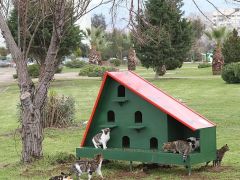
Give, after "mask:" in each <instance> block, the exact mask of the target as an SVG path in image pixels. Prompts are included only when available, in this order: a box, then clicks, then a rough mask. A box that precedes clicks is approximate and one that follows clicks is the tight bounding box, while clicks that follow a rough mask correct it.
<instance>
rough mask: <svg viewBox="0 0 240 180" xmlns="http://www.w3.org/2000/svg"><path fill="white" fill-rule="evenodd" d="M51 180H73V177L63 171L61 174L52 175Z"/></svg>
mask: <svg viewBox="0 0 240 180" xmlns="http://www.w3.org/2000/svg"><path fill="white" fill-rule="evenodd" d="M49 180H73V179H72V178H71V176H70V174H65V173H63V172H61V175H60V176H54V177H51V178H50V179H49Z"/></svg>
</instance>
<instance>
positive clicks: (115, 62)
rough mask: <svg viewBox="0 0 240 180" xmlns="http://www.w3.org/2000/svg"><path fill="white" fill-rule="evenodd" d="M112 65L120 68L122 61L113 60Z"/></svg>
mask: <svg viewBox="0 0 240 180" xmlns="http://www.w3.org/2000/svg"><path fill="white" fill-rule="evenodd" d="M110 63H111V64H113V65H114V66H120V65H121V60H120V59H112V60H110Z"/></svg>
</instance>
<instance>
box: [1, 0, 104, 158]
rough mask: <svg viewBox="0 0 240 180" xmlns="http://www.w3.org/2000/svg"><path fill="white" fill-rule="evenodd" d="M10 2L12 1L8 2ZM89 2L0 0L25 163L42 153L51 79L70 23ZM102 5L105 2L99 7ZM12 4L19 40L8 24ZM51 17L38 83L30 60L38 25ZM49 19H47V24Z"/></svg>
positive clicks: (83, 10) (85, 10)
mask: <svg viewBox="0 0 240 180" xmlns="http://www.w3.org/2000/svg"><path fill="white" fill-rule="evenodd" d="M11 2H13V4H9V3H11ZM90 2H91V0H82V1H78V2H72V1H66V0H51V1H50V0H49V1H47V0H46V1H28V0H19V1H1V3H0V29H1V32H2V35H3V38H4V39H5V42H6V44H7V47H8V49H9V51H10V53H11V55H12V57H13V60H14V61H15V63H16V69H17V76H18V85H19V89H20V91H19V93H20V95H19V97H20V99H19V100H20V109H21V113H20V114H21V120H22V123H21V139H22V161H23V162H24V163H28V162H32V161H33V160H35V159H39V158H41V157H42V156H43V151H42V142H43V109H44V106H45V102H46V99H47V94H48V89H49V87H50V83H51V80H52V79H53V76H54V73H55V71H56V69H57V66H58V63H59V59H58V52H59V50H60V44H61V43H62V41H63V39H64V38H66V36H67V33H68V31H69V29H70V28H71V25H72V24H74V23H75V22H76V21H77V20H78V19H79V18H80V17H82V16H83V15H84V14H85V13H86V12H87V9H88V6H89V4H90ZM101 4H103V2H100V3H99V4H97V5H96V6H99V5H101ZM9 7H11V8H12V7H14V8H15V9H18V14H17V15H18V21H17V30H18V31H17V37H18V38H17V41H15V40H14V37H16V36H14V35H13V34H12V33H11V31H10V29H9V25H8V23H7V22H8V19H7V17H9V14H8V12H9ZM31 13H33V14H34V16H32V15H31ZM49 16H50V17H51V18H52V21H51V22H52V28H51V29H52V31H51V32H50V34H49V36H48V38H49V39H48V40H49V45H48V46H47V47H46V46H44V47H46V49H45V52H46V53H45V58H44V63H42V64H41V72H40V76H39V79H38V82H37V83H36V84H35V83H34V82H33V81H32V79H31V77H30V74H29V73H28V69H27V61H28V58H29V55H30V49H31V48H32V47H34V46H33V43H34V39H35V36H37V35H36V33H37V32H38V28H39V27H40V26H41V24H42V22H45V20H46V19H47V18H48V17H49ZM32 17H34V18H32ZM48 22H49V21H46V23H48ZM46 26H47V25H46ZM43 33H44V32H43ZM43 33H42V34H40V36H42V37H45V38H43V40H46V36H45V35H44V36H43ZM16 42H17V43H16Z"/></svg>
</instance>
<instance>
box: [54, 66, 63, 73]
mask: <svg viewBox="0 0 240 180" xmlns="http://www.w3.org/2000/svg"><path fill="white" fill-rule="evenodd" d="M62 70H63V67H62V66H58V67H57V69H56V71H55V73H56V74H58V73H61V72H62Z"/></svg>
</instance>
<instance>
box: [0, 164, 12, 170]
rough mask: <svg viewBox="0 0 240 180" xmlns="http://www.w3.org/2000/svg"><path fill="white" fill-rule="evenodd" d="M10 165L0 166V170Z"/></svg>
mask: <svg viewBox="0 0 240 180" xmlns="http://www.w3.org/2000/svg"><path fill="white" fill-rule="evenodd" d="M9 165H10V164H0V169H3V168H6V167H8V166H9Z"/></svg>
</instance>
